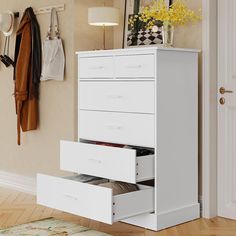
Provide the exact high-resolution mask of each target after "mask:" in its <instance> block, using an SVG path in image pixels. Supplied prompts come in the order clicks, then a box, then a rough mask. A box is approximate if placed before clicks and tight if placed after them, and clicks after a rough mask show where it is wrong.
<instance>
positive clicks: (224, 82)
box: [218, 0, 236, 219]
mask: <svg viewBox="0 0 236 236" xmlns="http://www.w3.org/2000/svg"><path fill="white" fill-rule="evenodd" d="M218 58H219V59H218V63H219V64H218V215H219V216H223V217H226V218H231V219H236V1H235V0H224V1H222V0H219V1H218Z"/></svg>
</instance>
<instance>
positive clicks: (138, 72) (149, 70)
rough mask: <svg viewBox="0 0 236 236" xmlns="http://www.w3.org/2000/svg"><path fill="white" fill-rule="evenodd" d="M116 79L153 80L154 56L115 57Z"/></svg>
mask: <svg viewBox="0 0 236 236" xmlns="http://www.w3.org/2000/svg"><path fill="white" fill-rule="evenodd" d="M115 68H116V73H115V74H116V77H117V78H153V77H155V57H154V55H152V54H150V55H131V56H126V55H125V56H116V57H115Z"/></svg>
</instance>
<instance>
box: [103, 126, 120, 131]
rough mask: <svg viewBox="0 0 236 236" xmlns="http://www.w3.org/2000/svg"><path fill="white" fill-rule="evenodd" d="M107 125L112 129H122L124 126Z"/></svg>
mask: <svg viewBox="0 0 236 236" xmlns="http://www.w3.org/2000/svg"><path fill="white" fill-rule="evenodd" d="M106 127H107V128H108V129H111V130H121V129H122V126H118V125H107V126H106Z"/></svg>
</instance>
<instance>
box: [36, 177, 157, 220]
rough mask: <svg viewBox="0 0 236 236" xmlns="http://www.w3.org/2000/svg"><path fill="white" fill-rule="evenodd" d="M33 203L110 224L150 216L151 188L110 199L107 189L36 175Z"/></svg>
mask: <svg viewBox="0 0 236 236" xmlns="http://www.w3.org/2000/svg"><path fill="white" fill-rule="evenodd" d="M143 199H145V201H143ZM37 203H38V204H41V205H44V206H47V207H51V208H55V209H58V210H61V211H65V212H68V213H72V214H75V215H80V216H83V217H86V218H90V219H93V220H97V221H101V222H104V223H108V224H112V223H113V222H115V221H118V220H121V219H125V218H128V217H131V216H134V215H139V214H142V213H148V212H152V211H153V210H154V191H153V188H151V187H146V186H140V190H139V191H136V192H131V193H127V194H121V195H116V196H112V189H109V188H104V187H100V186H96V185H90V184H85V183H80V182H76V181H73V180H69V179H65V178H59V177H53V176H47V175H41V174H38V175H37ZM113 204H114V206H113Z"/></svg>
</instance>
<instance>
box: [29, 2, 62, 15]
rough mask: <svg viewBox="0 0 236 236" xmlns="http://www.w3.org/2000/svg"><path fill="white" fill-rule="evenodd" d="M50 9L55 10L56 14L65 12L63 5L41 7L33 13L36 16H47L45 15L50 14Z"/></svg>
mask: <svg viewBox="0 0 236 236" xmlns="http://www.w3.org/2000/svg"><path fill="white" fill-rule="evenodd" d="M52 8H55V9H56V11H57V12H59V11H64V10H65V4H60V5H54V6H47V7H41V8H39V9H37V10H35V11H34V12H35V14H36V15H40V14H47V13H51V10H52Z"/></svg>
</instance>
